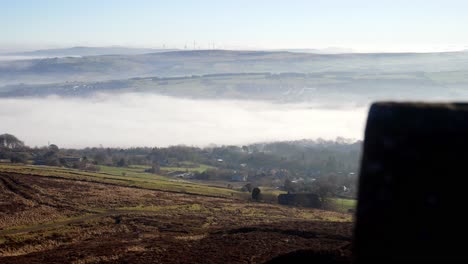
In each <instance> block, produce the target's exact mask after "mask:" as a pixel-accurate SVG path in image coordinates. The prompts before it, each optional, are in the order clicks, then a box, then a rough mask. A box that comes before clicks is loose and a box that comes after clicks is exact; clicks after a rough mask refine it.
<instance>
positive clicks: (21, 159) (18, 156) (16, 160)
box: [10, 153, 28, 163]
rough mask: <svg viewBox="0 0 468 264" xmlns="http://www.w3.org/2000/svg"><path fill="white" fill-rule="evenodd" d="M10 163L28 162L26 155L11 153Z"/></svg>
mask: <svg viewBox="0 0 468 264" xmlns="http://www.w3.org/2000/svg"><path fill="white" fill-rule="evenodd" d="M10 161H11V163H26V162H27V161H28V155H27V154H26V153H13V154H12V155H11V156H10Z"/></svg>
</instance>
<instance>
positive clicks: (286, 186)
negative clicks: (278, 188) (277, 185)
mask: <svg viewBox="0 0 468 264" xmlns="http://www.w3.org/2000/svg"><path fill="white" fill-rule="evenodd" d="M284 190H285V191H287V192H295V191H296V189H295V188H294V183H293V182H292V181H291V180H290V179H286V180H284Z"/></svg>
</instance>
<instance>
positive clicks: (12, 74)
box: [0, 50, 468, 86]
mask: <svg viewBox="0 0 468 264" xmlns="http://www.w3.org/2000/svg"><path fill="white" fill-rule="evenodd" d="M460 71H462V72H463V71H468V53H466V52H447V53H385V54H377V53H376V54H333V55H329V54H328V55H324V54H312V53H292V52H270V51H269V52H267V51H228V50H195V51H173V52H159V53H151V54H140V55H102V56H85V57H64V58H49V59H37V60H23V61H3V62H0V86H2V85H8V84H19V83H25V84H33V83H57V82H66V81H82V82H93V81H106V80H111V79H126V78H133V77H152V76H158V77H172V76H191V75H206V74H224V73H233V72H234V73H248V72H269V73H272V74H276V73H288V72H296V73H301V74H309V73H311V74H312V73H314V74H315V73H321V74H324V73H328V75H330V76H338V75H339V74H340V73H342V72H347V73H352V74H354V75H355V76H359V75H361V74H362V75H372V74H377V75H379V74H401V75H402V76H404V75H405V74H406V73H408V72H413V73H415V72H419V73H421V74H422V73H436V72H460ZM338 77H339V76H338Z"/></svg>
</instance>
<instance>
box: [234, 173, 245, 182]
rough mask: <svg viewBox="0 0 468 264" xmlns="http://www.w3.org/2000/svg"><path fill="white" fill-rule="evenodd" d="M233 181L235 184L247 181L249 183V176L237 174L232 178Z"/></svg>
mask: <svg viewBox="0 0 468 264" xmlns="http://www.w3.org/2000/svg"><path fill="white" fill-rule="evenodd" d="M231 181H233V182H245V181H247V176H243V175H239V174H236V175H233V176H232V177H231Z"/></svg>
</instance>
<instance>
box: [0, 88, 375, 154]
mask: <svg viewBox="0 0 468 264" xmlns="http://www.w3.org/2000/svg"><path fill="white" fill-rule="evenodd" d="M366 114H367V108H353V109H346V110H343V109H339V110H338V109H337V110H330V109H320V108H313V107H311V106H310V105H306V104H273V103H267V102H254V101H232V100H191V99H179V98H172V97H165V96H158V95H148V94H119V95H109V94H101V95H98V96H95V97H92V98H61V97H48V98H2V99H0V133H11V134H14V135H16V136H17V137H19V138H20V139H22V140H24V141H25V143H26V144H27V145H29V146H44V145H46V144H47V143H48V142H50V143H54V144H57V145H58V146H59V147H98V146H99V145H102V146H104V147H132V146H161V147H163V146H169V145H178V144H185V145H197V146H205V145H207V144H210V143H215V144H218V145H220V144H235V145H240V144H246V143H253V142H259V141H273V140H295V139H303V138H318V137H321V138H324V139H335V138H336V137H337V136H343V137H347V138H356V139H361V138H362V137H363V132H364V122H365V117H366Z"/></svg>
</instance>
